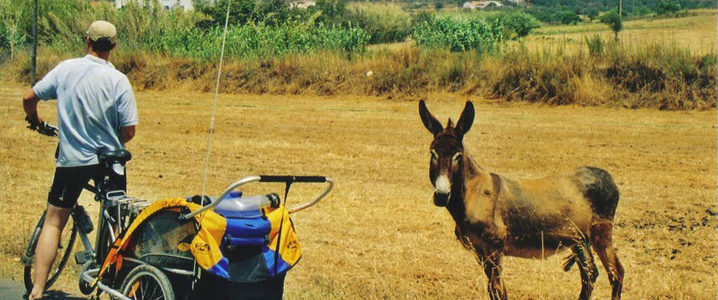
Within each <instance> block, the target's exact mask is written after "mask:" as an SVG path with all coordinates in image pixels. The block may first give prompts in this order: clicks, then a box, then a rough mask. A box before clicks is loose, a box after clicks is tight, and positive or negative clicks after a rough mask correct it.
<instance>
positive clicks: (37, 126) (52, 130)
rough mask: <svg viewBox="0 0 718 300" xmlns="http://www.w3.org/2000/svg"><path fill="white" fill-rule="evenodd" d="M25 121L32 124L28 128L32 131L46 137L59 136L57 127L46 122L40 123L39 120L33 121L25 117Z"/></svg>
mask: <svg viewBox="0 0 718 300" xmlns="http://www.w3.org/2000/svg"><path fill="white" fill-rule="evenodd" d="M25 121H27V123H28V124H30V125H28V126H27V128H28V129H30V130H34V131H37V132H39V133H40V134H42V135H46V136H57V127H55V126H52V125H50V124H48V123H47V122H45V121H41V122H38V121H37V120H31V119H30V118H29V117H25Z"/></svg>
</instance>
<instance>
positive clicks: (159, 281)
mask: <svg viewBox="0 0 718 300" xmlns="http://www.w3.org/2000/svg"><path fill="white" fill-rule="evenodd" d="M122 294H123V295H125V296H127V297H129V298H130V299H133V300H144V299H153V300H174V299H175V294H174V292H173V291H172V284H171V283H170V280H169V279H168V278H167V275H165V274H164V273H162V271H160V270H159V269H158V268H155V267H153V266H151V265H140V266H137V267H136V268H134V269H133V270H132V271H130V273H129V274H127V278H126V279H125V281H124V282H123V283H122Z"/></svg>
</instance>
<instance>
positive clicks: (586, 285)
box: [573, 241, 598, 300]
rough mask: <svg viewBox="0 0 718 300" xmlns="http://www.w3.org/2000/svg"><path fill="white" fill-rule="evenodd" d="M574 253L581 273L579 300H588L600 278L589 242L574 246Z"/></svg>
mask: <svg viewBox="0 0 718 300" xmlns="http://www.w3.org/2000/svg"><path fill="white" fill-rule="evenodd" d="M573 253H574V254H575V255H576V261H577V262H578V270H579V271H580V272H581V295H580V296H579V297H578V299H579V300H588V299H590V298H591V292H593V285H594V283H595V282H596V279H597V278H598V268H596V264H595V263H594V261H593V254H591V249H590V248H589V246H588V242H584V241H581V242H579V243H578V244H576V246H573Z"/></svg>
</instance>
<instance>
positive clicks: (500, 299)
mask: <svg viewBox="0 0 718 300" xmlns="http://www.w3.org/2000/svg"><path fill="white" fill-rule="evenodd" d="M482 261H483V263H484V273H486V277H487V278H488V280H489V284H488V288H487V289H488V291H489V299H491V300H508V297H507V296H506V286H504V282H503V281H502V280H501V254H499V253H492V254H490V255H487V256H485V257H483V259H482Z"/></svg>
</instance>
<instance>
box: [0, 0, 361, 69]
mask: <svg viewBox="0 0 718 300" xmlns="http://www.w3.org/2000/svg"><path fill="white" fill-rule="evenodd" d="M25 2H26V1H20V0H0V8H1V10H0V15H1V16H2V17H5V18H3V19H2V20H0V35H1V36H0V47H2V48H4V49H12V50H13V51H12V52H15V51H14V49H15V48H17V47H23V46H25V43H26V41H28V36H29V35H30V32H31V31H30V28H31V27H30V21H29V18H28V17H27V16H26V15H27V12H28V11H29V10H30V7H31V6H30V5H28V4H27V3H25ZM148 3H151V2H148ZM39 4H40V5H39V6H40V9H41V10H40V11H41V12H42V14H41V17H40V18H39V21H38V24H39V27H40V30H39V34H38V35H39V37H40V44H41V45H43V46H47V47H50V48H54V49H57V51H60V52H62V51H66V52H71V53H77V52H81V51H82V50H84V41H83V38H84V31H85V30H86V28H87V26H89V23H90V22H92V21H93V20H97V19H104V20H107V21H109V22H111V23H114V24H116V26H117V29H118V40H119V46H118V52H129V53H134V52H152V53H157V54H162V55H168V56H181V57H188V58H194V59H202V60H206V59H214V58H217V57H218V56H219V50H220V47H219V45H220V42H221V36H222V29H221V27H219V26H216V27H209V28H208V29H204V28H200V27H199V26H198V24H199V22H201V21H204V20H207V18H208V17H207V16H205V15H203V14H201V13H198V12H187V13H185V12H180V11H164V10H163V9H162V8H161V7H160V6H159V5H156V4H155V5H152V4H148V5H144V6H140V5H138V4H136V3H134V2H130V4H129V5H127V6H125V7H124V8H123V9H120V10H116V9H115V8H114V7H112V5H111V3H109V2H105V1H102V2H93V5H90V4H89V3H88V2H86V1H81V0H68V1H51V0H40V1H39ZM227 36H228V43H227V54H228V56H230V57H235V58H251V57H260V56H268V55H269V56H283V55H287V54H296V53H310V52H313V51H340V52H345V53H354V52H361V51H363V50H364V48H365V46H366V45H367V43H368V41H369V38H370V37H369V35H368V34H367V33H366V32H365V31H364V30H363V29H361V28H358V27H356V26H348V27H337V26H331V27H329V26H324V25H323V24H321V23H316V24H315V23H314V22H313V20H308V21H298V22H295V23H293V24H289V25H287V26H270V25H265V24H263V23H256V24H255V23H248V24H244V25H235V26H232V27H230V28H229V31H228V35H227Z"/></svg>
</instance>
